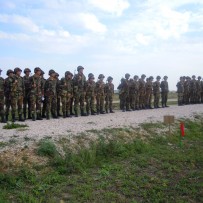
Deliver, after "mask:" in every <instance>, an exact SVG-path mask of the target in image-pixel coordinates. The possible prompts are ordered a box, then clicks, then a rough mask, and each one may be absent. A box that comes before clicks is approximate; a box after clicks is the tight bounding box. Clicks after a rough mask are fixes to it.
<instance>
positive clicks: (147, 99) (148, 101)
mask: <svg viewBox="0 0 203 203" xmlns="http://www.w3.org/2000/svg"><path fill="white" fill-rule="evenodd" d="M151 103H152V92H151V91H146V93H145V106H146V107H151Z"/></svg>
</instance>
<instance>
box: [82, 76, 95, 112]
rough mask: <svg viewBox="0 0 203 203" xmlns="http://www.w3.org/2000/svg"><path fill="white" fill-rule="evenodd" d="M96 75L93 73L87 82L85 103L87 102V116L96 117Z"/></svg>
mask: <svg viewBox="0 0 203 203" xmlns="http://www.w3.org/2000/svg"><path fill="white" fill-rule="evenodd" d="M94 79H95V78H94V75H93V74H92V73H89V74H88V80H87V81H86V82H85V92H86V95H85V101H86V112H87V115H88V116H89V115H90V110H91V115H96V113H95V89H96V83H95V81H94Z"/></svg>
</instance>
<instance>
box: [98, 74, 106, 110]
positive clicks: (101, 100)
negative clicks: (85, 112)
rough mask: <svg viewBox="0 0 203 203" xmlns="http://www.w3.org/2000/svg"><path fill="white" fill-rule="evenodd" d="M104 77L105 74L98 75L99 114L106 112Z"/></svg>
mask: <svg viewBox="0 0 203 203" xmlns="http://www.w3.org/2000/svg"><path fill="white" fill-rule="evenodd" d="M104 78H105V76H104V75H103V74H100V75H99V77H98V79H99V80H98V81H97V82H96V100H97V114H105V111H104V99H105V94H104V87H105V83H104Z"/></svg>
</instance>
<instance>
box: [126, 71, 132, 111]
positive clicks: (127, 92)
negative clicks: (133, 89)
mask: <svg viewBox="0 0 203 203" xmlns="http://www.w3.org/2000/svg"><path fill="white" fill-rule="evenodd" d="M129 79H130V74H129V73H126V74H125V80H126V83H127V87H128V88H127V89H126V111H131V109H130V96H129Z"/></svg>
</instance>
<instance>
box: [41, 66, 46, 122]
mask: <svg viewBox="0 0 203 203" xmlns="http://www.w3.org/2000/svg"><path fill="white" fill-rule="evenodd" d="M44 74H45V73H44V71H43V70H41V81H42V89H43V90H44V85H45V82H46V79H45V78H44ZM46 108H47V103H46V98H45V97H44V95H43V97H42V115H41V116H42V118H46Z"/></svg>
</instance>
